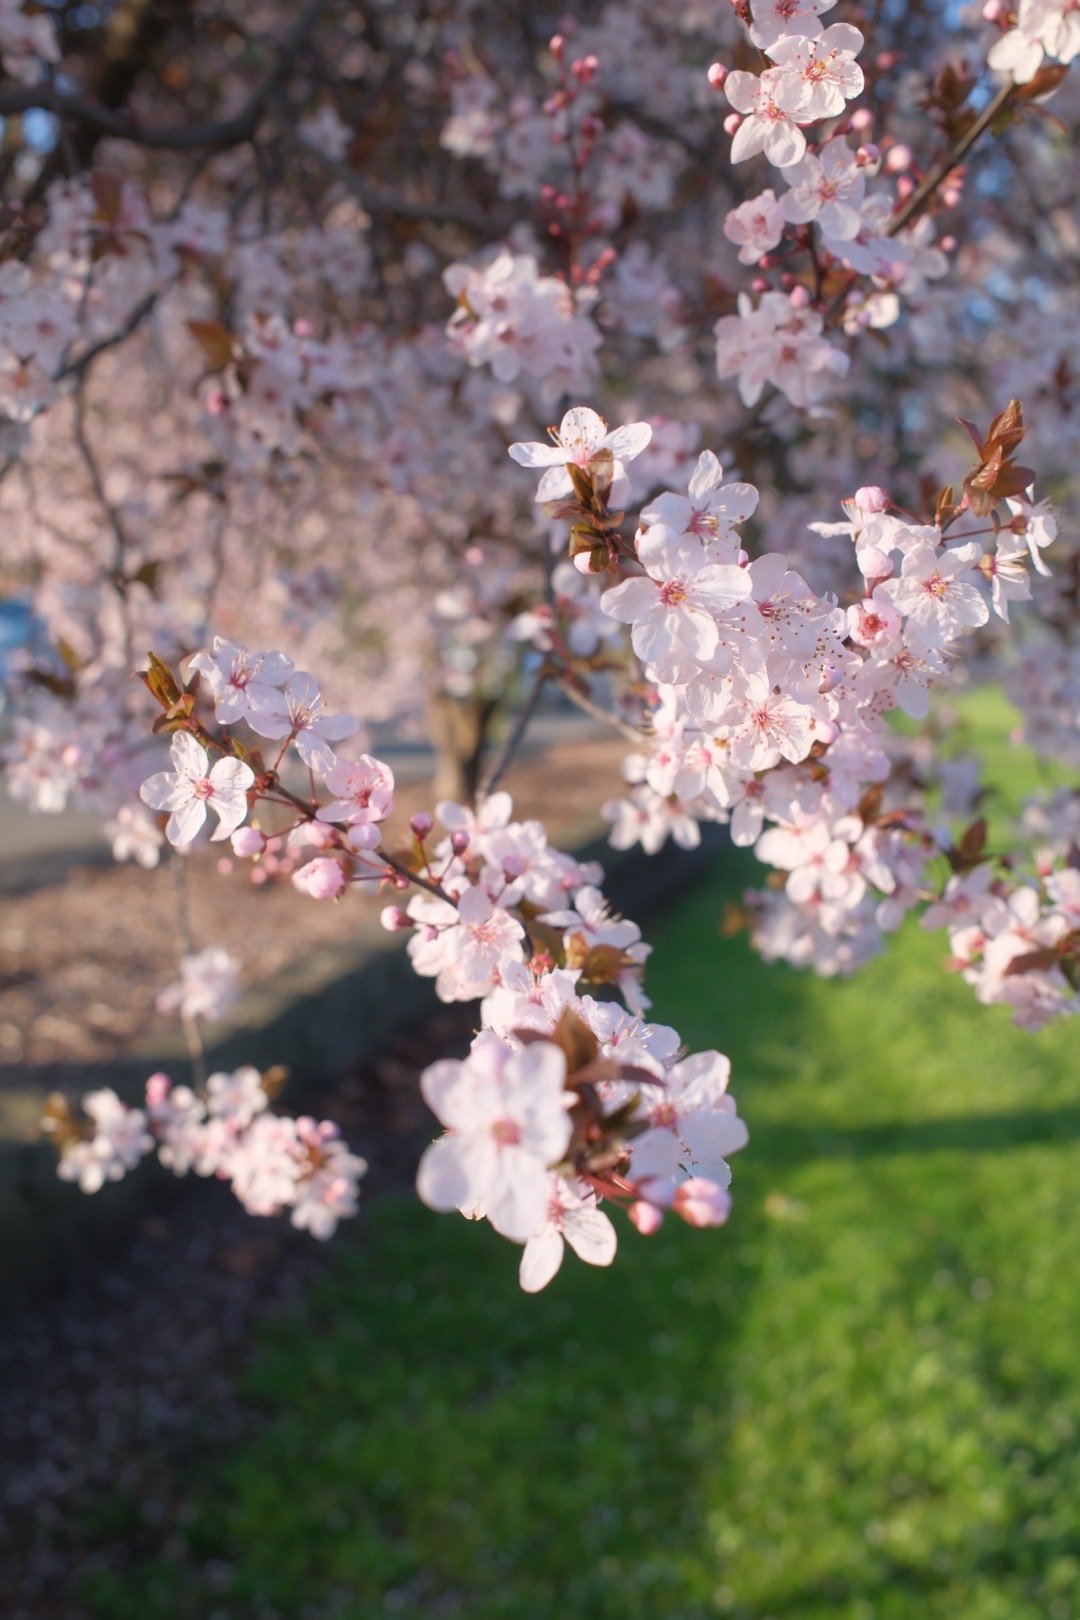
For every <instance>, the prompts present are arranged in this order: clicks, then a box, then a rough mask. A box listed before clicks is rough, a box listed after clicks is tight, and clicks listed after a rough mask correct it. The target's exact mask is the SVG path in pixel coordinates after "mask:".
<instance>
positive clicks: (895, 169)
mask: <svg viewBox="0 0 1080 1620" xmlns="http://www.w3.org/2000/svg"><path fill="white" fill-rule="evenodd" d="M914 161H915V154H914V152H913V151H912V150H911V147H910V146H905V145H904V143H903V141H898V142H897V144H896V145H895V146H890V148H889V150H888V152H886V154H885V170H886V173H888V174H902V173H903V172H904V170H905V169H910V168H911V165H912V163H913V162H914Z"/></svg>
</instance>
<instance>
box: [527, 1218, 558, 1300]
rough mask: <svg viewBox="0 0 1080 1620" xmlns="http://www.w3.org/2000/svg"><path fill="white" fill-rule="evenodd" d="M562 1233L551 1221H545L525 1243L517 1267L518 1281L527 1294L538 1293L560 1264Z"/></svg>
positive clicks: (545, 1285)
mask: <svg viewBox="0 0 1080 1620" xmlns="http://www.w3.org/2000/svg"><path fill="white" fill-rule="evenodd" d="M562 1257H563V1240H562V1234H561V1233H560V1232H559V1231H558V1230H557V1229H556V1227H555V1225H554V1223H553V1222H551V1221H546V1222H545V1223H544V1225H543V1226H542V1227H541V1228H540V1230H539V1231H538V1232H534V1233H533V1235H532V1237H531V1238H530V1239H529V1241H528V1242H527V1243H526V1245H525V1250H524V1253H523V1254H522V1256H521V1265H520V1266H519V1267H518V1281H519V1282H520V1284H521V1286H522V1288H523V1289H524V1290H525V1292H526V1293H527V1294H538V1293H539V1292H540V1290H541V1288H546V1287H547V1285H548V1283H549V1282H550V1281H551V1279H552V1277H554V1275H555V1273H556V1272H557V1271H558V1269H559V1267H560V1266H561V1265H562Z"/></svg>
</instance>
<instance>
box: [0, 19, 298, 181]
mask: <svg viewBox="0 0 1080 1620" xmlns="http://www.w3.org/2000/svg"><path fill="white" fill-rule="evenodd" d="M327 4H328V0H310V3H309V4H308V5H307V6H305V8H304V10H303V11H302V12H301V14H300V16H299V17H298V18H297V20H296V22H295V23H294V25H293V27H292V28H290V30H289V32H288V33H287V34H286V35H285V37H284V38H283V39H282V40H281V42H280V44H279V45H278V47H277V49H276V51H275V55H274V64H273V66H272V67H271V69H270V70H269V72H268V73H267V74H266V77H265V78H264V79H263V81H262V83H261V84H260V85H259V86H258V87H257V89H256V90H255V91H254V92H253V93H252V95H251V96H250V97H249V99H248V101H247V102H246V103H245V105H244V106H243V107H241V109H240V111H239V112H238V113H235V114H234V115H233V117H232V118H222V119H218V120H216V121H213V122H209V123H200V124H187V125H184V124H176V125H171V126H169V127H167V128H164V129H163V128H160V127H157V128H155V127H154V126H153V125H143V124H140V123H139V122H138V120H137V119H135V118H131V117H130V116H128V115H127V114H126V113H119V112H114V111H113V110H112V109H111V108H109V107H103V106H101V105H100V104H99V103H98V102H95V101H88V100H87V99H86V98H85V97H83V96H80V95H76V94H74V93H72V92H70V91H65V90H58V89H57V88H56V86H55V85H53V84H49V83H48V82H47V81H43V82H42V83H41V84H34V85H15V86H11V87H9V88H8V89H5V90H2V91H0V118H10V117H11V116H12V115H13V114H15V113H24V112H29V111H31V110H32V109H34V110H39V111H41V112H48V113H52V114H53V116H54V117H55V118H60V119H64V118H67V119H73V120H74V121H75V122H76V123H80V124H83V125H84V126H85V127H86V128H88V129H92V130H95V131H97V133H98V134H101V135H112V136H115V137H116V138H117V139H119V140H125V141H131V142H133V143H134V144H135V145H137V146H147V147H154V148H156V149H157V150H160V151H167V152H193V151H200V150H212V151H221V150H223V149H225V148H227V147H230V146H240V145H242V144H243V143H244V142H245V141H250V140H251V139H252V138H253V137H254V135H255V134H256V132H257V131H258V128H259V125H260V123H261V122H262V119H263V115H264V113H265V112H266V109H267V107H268V105H269V104H270V103H271V102H272V101H273V99H274V97H275V95H276V93H277V91H278V89H279V88H280V86H281V85H283V84H285V83H286V82H287V81H288V79H289V77H290V76H291V74H292V72H293V70H294V68H295V66H296V60H297V57H298V55H299V54H300V52H301V51H302V50H303V48H304V46H305V45H306V44H307V42H308V39H309V38H310V36H311V34H312V33H313V32H314V30H315V28H316V26H317V24H318V22H319V19H320V18H321V16H322V14H323V12H324V11H325V10H326V7H327Z"/></svg>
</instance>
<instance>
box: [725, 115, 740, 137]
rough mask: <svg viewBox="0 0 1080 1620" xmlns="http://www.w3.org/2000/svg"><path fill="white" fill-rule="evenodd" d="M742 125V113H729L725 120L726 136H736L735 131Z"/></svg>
mask: <svg viewBox="0 0 1080 1620" xmlns="http://www.w3.org/2000/svg"><path fill="white" fill-rule="evenodd" d="M741 123H742V114H741V113H737V112H730V113H728V115H727V117H726V118H725V119H724V134H725V135H734V133H735V131H736V130H737V129H738V127H739V125H740V124H741Z"/></svg>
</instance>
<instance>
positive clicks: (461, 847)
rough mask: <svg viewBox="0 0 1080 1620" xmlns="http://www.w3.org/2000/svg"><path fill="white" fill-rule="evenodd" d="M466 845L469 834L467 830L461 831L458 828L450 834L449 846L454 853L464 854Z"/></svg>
mask: <svg viewBox="0 0 1080 1620" xmlns="http://www.w3.org/2000/svg"><path fill="white" fill-rule="evenodd" d="M468 847H469V835H468V833H467V832H463V831H462V830H461V829H460V828H459V829H458V831H457V832H454V833H451V834H450V848H451V849H452V850H453V852H454V854H455V855H464V853H465V851H466V850H467V849H468Z"/></svg>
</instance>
